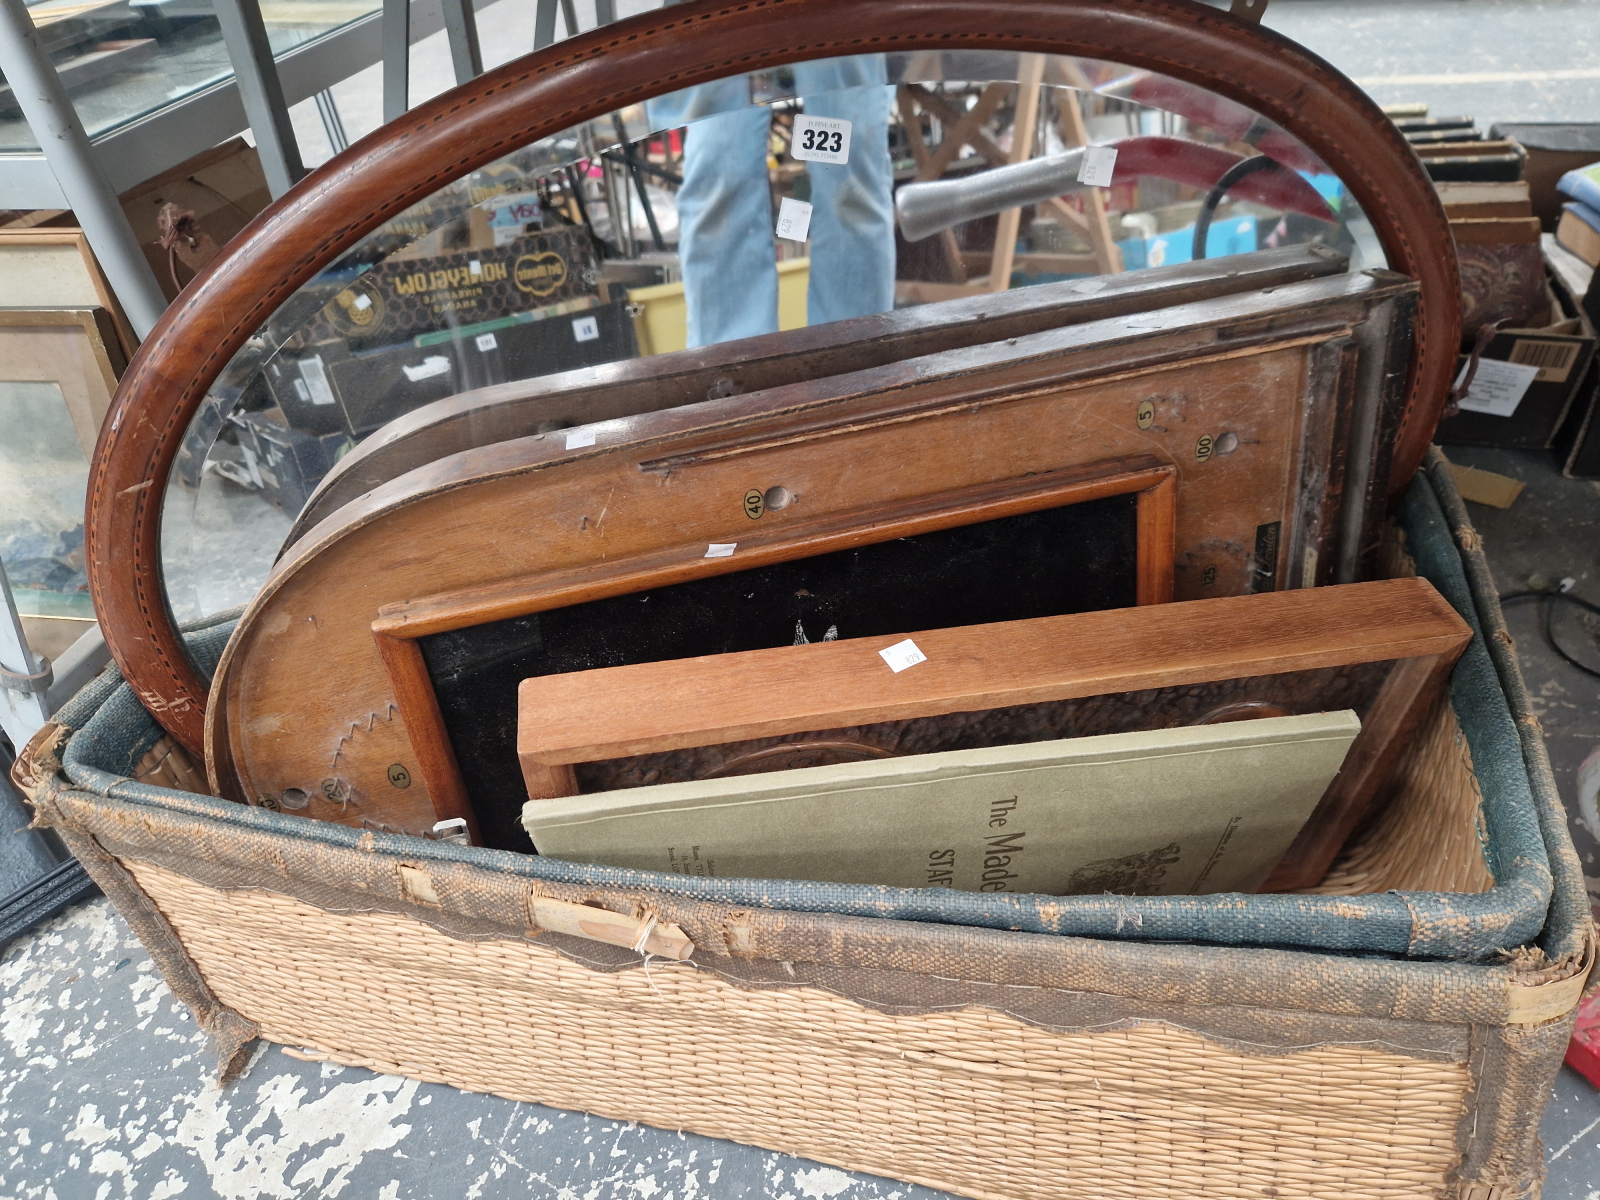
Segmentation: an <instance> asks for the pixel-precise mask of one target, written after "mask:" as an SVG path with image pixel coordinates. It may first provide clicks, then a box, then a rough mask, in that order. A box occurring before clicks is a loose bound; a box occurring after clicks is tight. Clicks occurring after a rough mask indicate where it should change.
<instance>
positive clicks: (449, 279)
mask: <svg viewBox="0 0 1600 1200" xmlns="http://www.w3.org/2000/svg"><path fill="white" fill-rule="evenodd" d="M505 277H506V268H505V264H504V263H497V262H479V261H477V260H474V261H472V262H470V263H468V264H467V265H466V266H464V267H447V268H445V269H444V270H442V271H427V272H422V271H419V272H418V273H417V274H415V275H401V276H399V277H398V278H396V279H395V281H394V288H395V291H397V292H399V293H400V294H401V295H402V296H415V295H416V294H417V293H418V292H442V291H444V290H445V289H446V288H459V287H466V286H467V285H468V284H473V283H493V282H495V280H497V279H504V278H505Z"/></svg>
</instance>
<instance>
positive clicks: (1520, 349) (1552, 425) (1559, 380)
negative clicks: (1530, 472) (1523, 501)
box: [1434, 278, 1596, 450]
mask: <svg viewBox="0 0 1600 1200" xmlns="http://www.w3.org/2000/svg"><path fill="white" fill-rule="evenodd" d="M1546 286H1547V289H1548V295H1549V297H1550V304H1551V310H1550V312H1549V314H1548V317H1547V319H1546V320H1545V321H1544V322H1543V323H1542V324H1541V325H1540V326H1538V327H1535V328H1523V329H1502V330H1500V332H1498V333H1497V334H1495V336H1494V339H1493V340H1492V341H1491V342H1490V343H1489V345H1488V347H1487V349H1486V350H1485V351H1484V354H1483V357H1484V358H1490V359H1496V360H1498V361H1500V362H1513V363H1521V364H1524V365H1527V366H1536V367H1538V368H1539V374H1538V376H1537V377H1536V378H1535V379H1534V381H1533V382H1532V383H1531V384H1530V385H1529V386H1528V390H1527V392H1526V394H1524V396H1523V397H1522V400H1521V402H1520V403H1519V404H1518V405H1517V408H1516V411H1515V412H1514V413H1513V414H1512V415H1511V416H1509V417H1497V416H1494V415H1492V414H1489V413H1479V412H1460V413H1457V414H1456V415H1455V416H1453V417H1447V418H1446V419H1445V420H1443V421H1441V422H1439V429H1438V432H1437V433H1436V434H1435V435H1434V440H1435V441H1437V442H1439V443H1440V444H1441V445H1444V446H1500V447H1504V448H1507V449H1516V450H1543V449H1546V448H1547V447H1549V446H1551V445H1552V444H1553V443H1554V441H1555V438H1556V434H1557V431H1558V430H1560V429H1561V427H1562V423H1563V422H1564V421H1565V420H1566V419H1567V416H1568V413H1569V411H1570V409H1571V407H1572V404H1573V400H1574V397H1576V396H1577V394H1578V392H1579V389H1580V387H1581V385H1582V383H1583V381H1584V378H1585V376H1586V373H1587V372H1588V370H1589V364H1590V362H1591V360H1592V359H1593V357H1594V352H1595V342H1596V337H1595V329H1594V326H1593V325H1592V324H1591V323H1590V321H1589V318H1588V317H1587V316H1586V315H1585V314H1584V312H1583V310H1582V309H1581V308H1580V307H1579V305H1578V303H1577V301H1576V300H1575V299H1573V297H1572V296H1571V295H1570V294H1568V293H1567V292H1566V289H1565V288H1562V287H1560V286H1559V284H1558V283H1556V282H1555V281H1554V280H1553V278H1552V279H1551V280H1550V281H1548V282H1547V285H1546ZM1461 361H1462V362H1463V363H1465V362H1466V359H1465V358H1463V359H1462V360H1461Z"/></svg>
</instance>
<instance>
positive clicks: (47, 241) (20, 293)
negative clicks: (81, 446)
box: [0, 228, 139, 390]
mask: <svg viewBox="0 0 1600 1200" xmlns="http://www.w3.org/2000/svg"><path fill="white" fill-rule="evenodd" d="M0 279H4V280H5V281H6V300H7V301H8V307H13V308H59V309H66V308H75V309H87V308H100V309H103V310H104V311H105V313H106V315H107V316H108V317H109V319H110V321H111V326H112V328H113V330H114V331H115V341H116V343H117V345H118V347H119V349H120V358H121V361H122V362H123V363H127V362H130V361H132V359H133V355H134V352H135V351H137V350H138V349H139V338H138V335H137V334H135V333H134V331H133V326H132V325H131V324H129V322H128V318H127V315H126V314H125V313H124V312H123V311H122V304H121V302H120V301H119V300H118V299H117V294H116V293H115V292H114V291H112V290H111V285H110V283H108V282H107V281H106V276H105V272H104V271H103V270H101V269H100V260H99V259H97V258H95V256H94V251H93V250H92V249H90V247H89V239H88V238H87V237H85V236H84V233H83V230H81V229H53V228H52V229H43V228H33V229H0ZM118 374H119V375H120V374H121V371H120V370H119V371H118ZM113 390H115V389H113Z"/></svg>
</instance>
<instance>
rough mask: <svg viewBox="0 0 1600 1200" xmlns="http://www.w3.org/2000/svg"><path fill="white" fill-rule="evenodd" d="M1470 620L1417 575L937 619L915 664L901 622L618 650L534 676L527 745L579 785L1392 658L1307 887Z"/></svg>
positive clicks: (1348, 828)
mask: <svg viewBox="0 0 1600 1200" xmlns="http://www.w3.org/2000/svg"><path fill="white" fill-rule="evenodd" d="M1471 637H1472V630H1471V629H1470V628H1469V627H1468V625H1467V623H1466V622H1465V621H1463V620H1462V619H1461V617H1460V616H1459V615H1457V613H1456V612H1455V610H1454V609H1453V608H1451V607H1450V605H1449V604H1448V603H1447V602H1446V601H1445V600H1444V598H1443V597H1442V596H1440V595H1439V593H1438V592H1437V591H1435V590H1434V588H1433V585H1432V584H1430V583H1428V582H1427V581H1426V580H1423V579H1417V578H1411V579H1393V580H1382V581H1377V582H1372V583H1357V584H1348V585H1345V586H1342V587H1329V588H1313V589H1304V590H1300V591H1293V592H1271V593H1264V594H1260V595H1253V596H1235V597H1227V598H1222V599H1217V600H1197V601H1192V602H1190V603H1187V604H1168V605H1160V606H1156V607H1154V608H1148V609H1122V610H1108V611H1101V612H1088V613H1075V614H1072V615H1069V616H1057V617H1042V618H1038V619H1035V620H1027V621H1011V622H1006V623H1003V624H997V625H982V626H966V627H962V628H955V629H937V630H929V631H925V632H920V633H917V634H916V635H915V641H916V645H917V647H918V649H920V650H921V651H922V653H923V654H924V655H926V656H927V657H926V661H924V662H919V663H918V664H917V665H916V666H914V667H911V668H908V669H906V670H904V671H900V672H898V673H897V672H893V671H891V670H889V669H888V667H887V666H886V665H885V663H884V662H883V660H882V659H881V658H880V657H879V654H878V652H879V651H880V650H881V649H883V648H884V647H886V646H888V645H890V644H891V643H892V641H893V640H894V639H893V638H892V637H878V638H860V639H853V640H850V641H835V642H822V643H816V644H812V645H805V646H790V647H783V648H779V649H773V650H752V651H747V652H744V653H739V654H721V655H713V656H710V657H704V658H691V659H677V660H673V661H668V662H656V663H641V664H637V665H632V666H620V667H607V668H603V669H600V670H592V671H576V672H571V673H568V674H563V675H545V676H541V677H538V678H533V679H527V680H525V681H523V683H522V685H521V686H520V688H519V689H518V720H517V752H518V757H519V759H520V761H521V764H522V769H523V775H524V778H525V779H526V781H527V785H528V795H529V797H530V799H532V800H535V801H537V800H539V799H541V798H546V797H557V796H572V795H577V794H578V793H579V790H580V789H579V786H578V779H577V776H576V774H575V772H574V766H575V765H576V764H579V763H586V762H593V761H596V760H601V759H615V758H622V757H624V756H635V755H649V754H659V753H662V752H665V751H672V750H683V749H688V748H693V747H702V746H711V745H718V744H724V743H738V742H748V741H752V740H755V739H765V738H772V737H783V736H785V735H791V734H801V733H825V732H826V731H836V730H840V729H842V728H845V727H857V728H859V727H863V726H866V727H869V729H870V727H871V726H872V725H875V724H878V723H882V722H893V721H905V720H907V719H911V718H921V717H938V716H944V715H946V714H949V713H967V714H973V713H977V712H979V711H981V710H986V709H1000V708H1007V707H1010V706H1015V705H1024V704H1027V705H1038V704H1044V703H1050V702H1055V701H1062V700H1073V699H1081V698H1085V697H1092V696H1104V695H1107V694H1111V693H1125V692H1145V691H1148V690H1152V689H1159V688H1177V687H1187V688H1192V687H1193V686H1194V685H1198V684H1207V683H1213V682H1216V681H1220V680H1230V679H1242V678H1250V677H1255V676H1286V675H1287V674H1288V673H1290V672H1304V671H1313V670H1318V669H1322V668H1329V667H1333V668H1343V667H1352V666H1357V665H1362V664H1368V663H1390V664H1392V665H1391V667H1390V669H1389V671H1388V672H1387V675H1386V676H1385V678H1384V680H1383V683H1382V685H1381V687H1380V688H1379V690H1378V692H1377V695H1376V697H1375V699H1374V700H1373V701H1372V703H1371V706H1370V708H1369V709H1368V711H1367V714H1366V717H1365V720H1364V721H1363V724H1362V729H1361V732H1360V734H1359V735H1358V736H1357V738H1356V741H1355V743H1354V744H1353V745H1352V746H1351V748H1350V751H1349V754H1348V755H1347V757H1346V760H1345V763H1346V765H1345V769H1344V770H1342V771H1340V773H1339V775H1338V776H1337V778H1335V779H1334V781H1333V783H1332V784H1331V785H1330V786H1329V787H1328V790H1327V792H1326V793H1325V794H1324V796H1323V798H1322V800H1321V801H1320V802H1319V804H1318V806H1317V808H1316V810H1315V811H1314V812H1313V814H1312V817H1311V819H1310V820H1309V821H1308V822H1307V823H1306V825H1305V827H1304V829H1303V830H1302V831H1301V834H1300V835H1299V836H1298V837H1297V838H1296V840H1295V841H1294V843H1293V844H1292V845H1291V847H1290V849H1289V851H1288V853H1287V854H1286V855H1285V857H1284V859H1283V861H1282V862H1281V863H1280V865H1279V866H1278V868H1277V869H1276V870H1275V871H1274V872H1273V874H1272V875H1271V877H1270V878H1269V880H1268V882H1267V884H1266V885H1265V887H1264V890H1290V889H1293V888H1297V887H1311V886H1314V885H1315V884H1316V883H1318V882H1319V881H1320V880H1321V878H1322V876H1323V875H1324V874H1325V873H1326V872H1327V869H1328V866H1329V865H1330V864H1331V863H1332V862H1333V859H1334V857H1335V856H1336V855H1337V854H1338V852H1339V849H1340V848H1341V847H1342V846H1343V845H1344V842H1345V840H1346V838H1348V837H1349V835H1350V833H1351V832H1352V831H1353V830H1354V829H1355V827H1356V826H1357V825H1358V824H1359V823H1360V821H1361V820H1362V818H1363V817H1365V816H1366V815H1367V813H1368V811H1369V809H1370V808H1371V806H1372V804H1373V801H1374V800H1375V798H1376V797H1377V796H1378V794H1379V790H1380V788H1381V787H1382V785H1383V784H1384V782H1385V781H1386V780H1387V778H1388V776H1389V773H1390V772H1391V770H1392V769H1393V767H1394V765H1395V763H1396V761H1397V760H1398V758H1399V755H1400V752H1401V750H1402V748H1403V747H1404V745H1405V741H1406V739H1407V738H1409V737H1410V736H1411V735H1412V734H1413V733H1414V732H1415V731H1416V730H1417V728H1419V726H1420V725H1421V723H1422V721H1423V719H1424V718H1425V717H1426V716H1427V714H1428V712H1429V711H1430V710H1431V706H1432V705H1433V704H1434V703H1435V702H1436V701H1437V700H1438V698H1439V694H1440V689H1441V687H1442V685H1443V683H1444V681H1445V680H1446V679H1447V678H1448V676H1449V672H1450V670H1451V668H1452V667H1453V665H1454V664H1455V661H1456V659H1457V658H1458V657H1459V656H1460V654H1461V652H1462V650H1463V649H1464V648H1465V647H1466V644H1467V643H1468V642H1469V641H1470V640H1471ZM1341 682H1343V681H1342V680H1341ZM1316 701H1317V698H1316V697H1313V704H1314V705H1315V707H1314V708H1313V709H1311V711H1318V710H1319V709H1321V708H1328V707H1345V706H1346V704H1347V703H1348V701H1349V696H1348V695H1347V694H1344V695H1341V696H1340V697H1339V698H1338V699H1337V700H1336V701H1335V702H1333V703H1330V704H1318V703H1316ZM1241 707H1242V706H1241ZM1288 712H1289V710H1288V709H1286V708H1285V709H1278V708H1274V709H1272V711H1270V712H1266V713H1265V715H1274V716H1276V715H1286V714H1288ZM1162 715H1163V716H1166V717H1169V718H1170V717H1171V716H1172V715H1173V714H1172V713H1171V712H1170V711H1168V712H1164V713H1163V714H1162ZM1238 715H1239V716H1247V715H1250V714H1249V713H1248V712H1241V713H1240V714H1238ZM1295 715H1297V714H1295ZM1212 719H1216V718H1215V717H1214V716H1213V718H1212ZM1152 722H1153V723H1152V724H1150V725H1148V726H1146V727H1147V728H1166V727H1170V726H1169V725H1167V724H1164V723H1162V721H1161V719H1160V718H1159V717H1152ZM1180 723H1182V722H1181V721H1180ZM866 732H867V731H865V730H864V731H863V733H866Z"/></svg>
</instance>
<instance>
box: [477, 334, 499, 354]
mask: <svg viewBox="0 0 1600 1200" xmlns="http://www.w3.org/2000/svg"><path fill="white" fill-rule="evenodd" d="M477 342H478V349H479V350H481V351H482V352H483V353H485V354H487V353H489V351H491V350H493V349H494V348H495V347H496V346H498V345H499V344H500V343H499V342H497V341H495V340H494V334H492V333H480V334H479V335H478V337H477Z"/></svg>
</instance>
